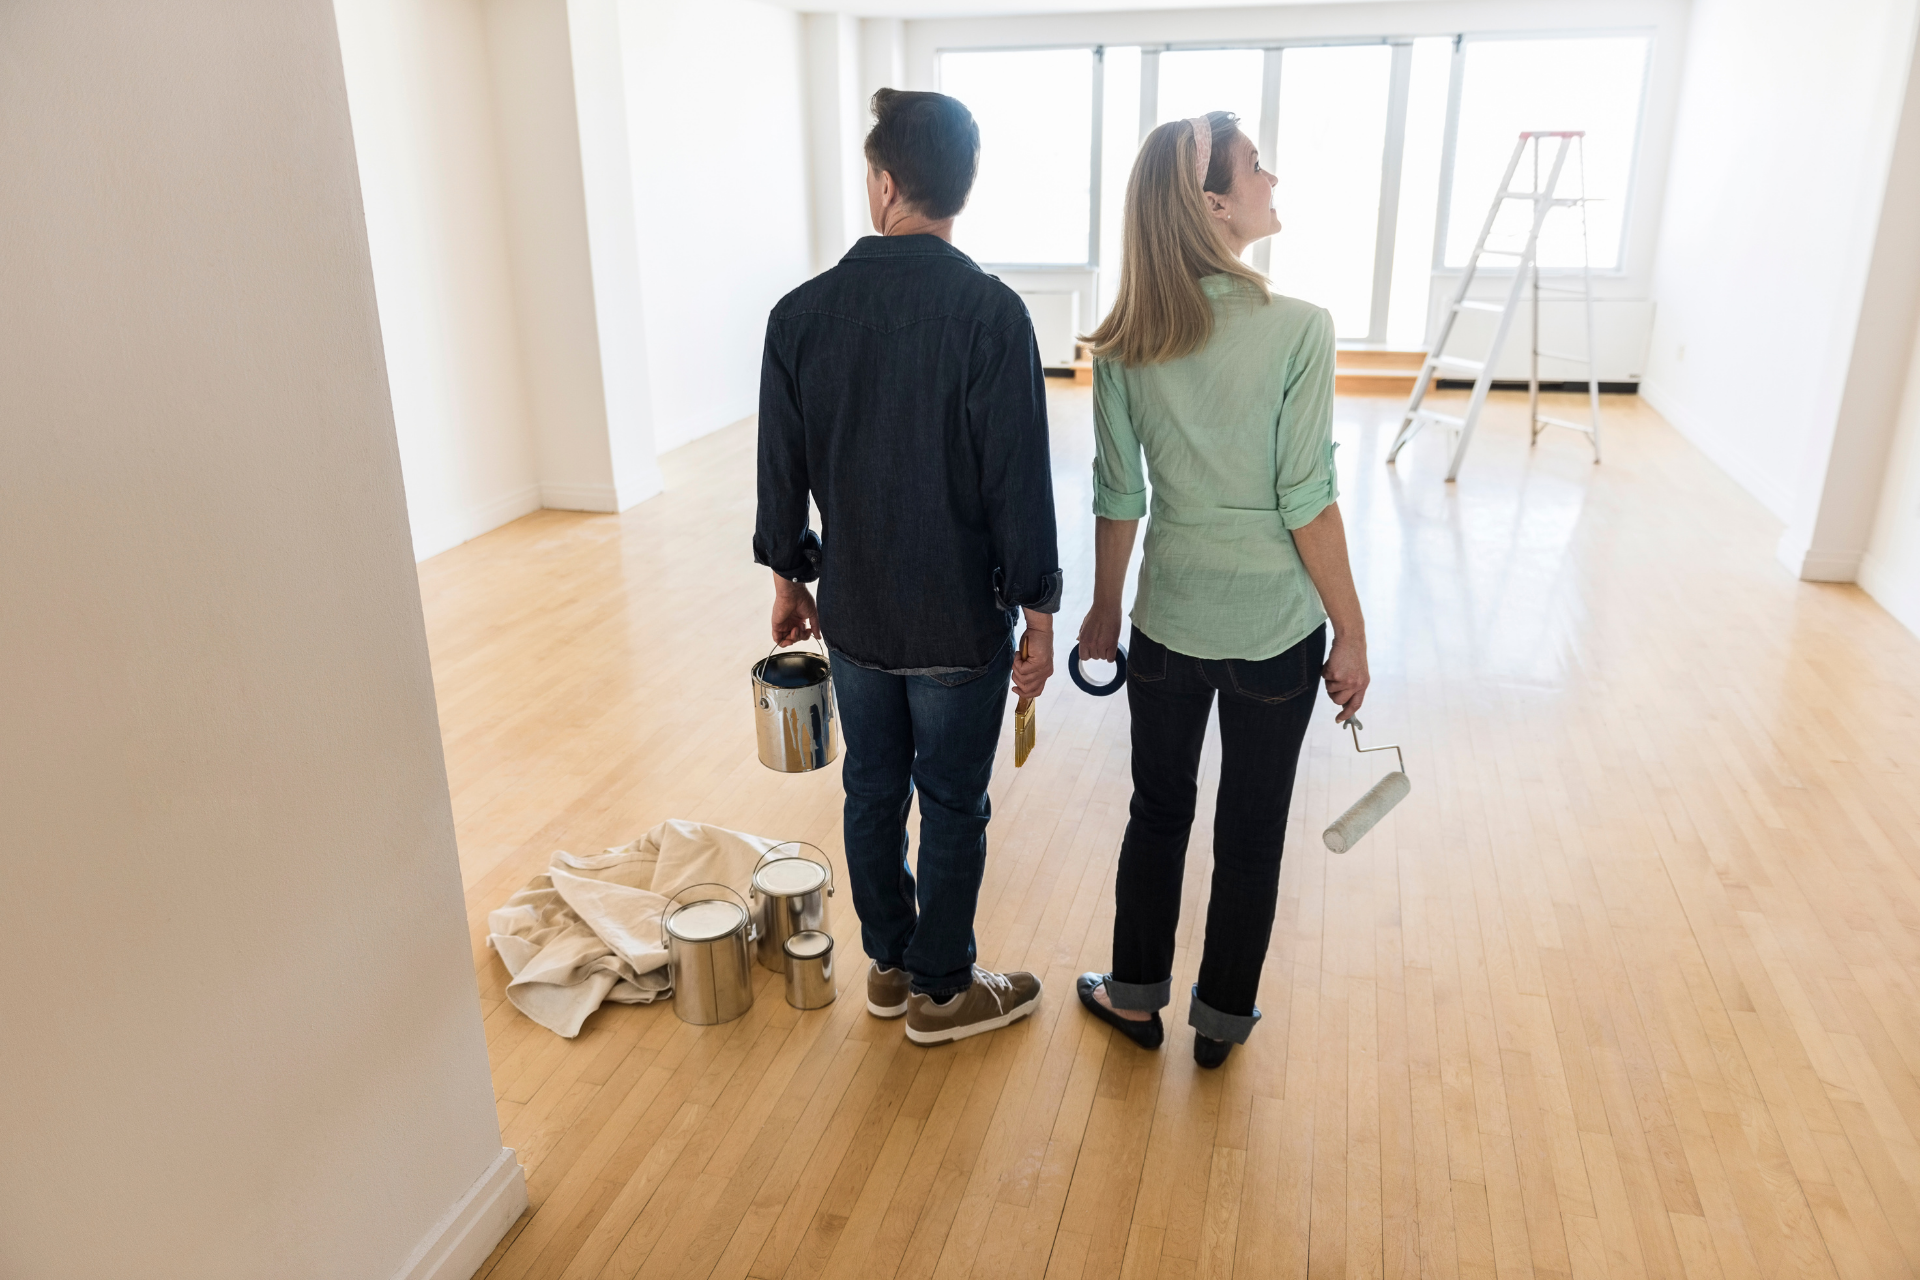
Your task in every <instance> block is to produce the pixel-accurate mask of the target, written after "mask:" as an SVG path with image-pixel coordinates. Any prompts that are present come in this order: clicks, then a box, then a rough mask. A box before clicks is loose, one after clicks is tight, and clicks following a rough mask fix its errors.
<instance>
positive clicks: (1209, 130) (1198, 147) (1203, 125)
mask: <svg viewBox="0 0 1920 1280" xmlns="http://www.w3.org/2000/svg"><path fill="white" fill-rule="evenodd" d="M1187 127H1188V128H1190V129H1192V130H1193V156H1194V160H1193V176H1194V177H1196V178H1198V179H1199V180H1200V189H1201V190H1202V191H1204V190H1206V187H1207V164H1208V162H1210V161H1211V160H1212V159H1213V121H1211V120H1209V119H1207V118H1206V117H1205V116H1192V117H1190V118H1189V119H1188V120H1187Z"/></svg>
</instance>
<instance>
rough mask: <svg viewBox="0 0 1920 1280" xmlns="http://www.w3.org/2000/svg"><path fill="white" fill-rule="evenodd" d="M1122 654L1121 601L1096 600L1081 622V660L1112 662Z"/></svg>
mask: <svg viewBox="0 0 1920 1280" xmlns="http://www.w3.org/2000/svg"><path fill="white" fill-rule="evenodd" d="M1119 656H1120V602H1119V601H1117V600H1116V601H1114V602H1113V603H1112V604H1102V603H1101V602H1100V601H1098V600H1096V601H1094V602H1093V607H1092V608H1091V609H1088V610H1087V616H1086V618H1085V619H1083V620H1082V621H1081V623H1080V661H1082V662H1112V661H1113V660H1114V659H1115V658H1117V657H1119Z"/></svg>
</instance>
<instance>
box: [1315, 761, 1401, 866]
mask: <svg viewBox="0 0 1920 1280" xmlns="http://www.w3.org/2000/svg"><path fill="white" fill-rule="evenodd" d="M1411 790H1413V783H1411V782H1410V781H1408V779H1407V775H1406V774H1404V773H1401V772H1400V771H1398V770H1395V771H1394V772H1392V773H1390V774H1388V775H1387V776H1386V777H1384V778H1382V779H1380V781H1378V782H1376V783H1374V784H1373V786H1371V787H1370V788H1368V789H1367V794H1365V795H1363V796H1361V797H1360V798H1359V799H1358V800H1356V801H1354V802H1353V807H1352V808H1350V809H1348V810H1347V811H1346V812H1345V813H1343V814H1341V815H1340V816H1339V817H1338V818H1335V819H1334V820H1333V825H1332V826H1330V827H1328V828H1327V829H1326V832H1325V833H1324V834H1323V835H1322V836H1321V837H1320V838H1321V839H1322V840H1324V841H1326V844H1327V848H1329V849H1331V850H1332V851H1333V852H1335V853H1345V852H1346V851H1347V850H1349V849H1351V848H1353V846H1354V845H1356V844H1358V843H1359V841H1360V837H1361V836H1364V835H1366V834H1367V832H1369V831H1371V830H1373V827H1374V824H1375V823H1377V822H1379V821H1380V819H1382V818H1384V817H1386V816H1387V811H1388V810H1389V809H1391V808H1393V806H1395V805H1397V804H1399V803H1400V802H1401V801H1402V800H1405V799H1406V798H1407V793H1408V792H1409V791H1411Z"/></svg>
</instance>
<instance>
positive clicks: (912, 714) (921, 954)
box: [833, 639, 1013, 1000]
mask: <svg viewBox="0 0 1920 1280" xmlns="http://www.w3.org/2000/svg"><path fill="white" fill-rule="evenodd" d="M1012 671H1013V642H1012V640H1011V639H1009V640H1008V642H1007V643H1006V645H1005V646H1003V647H1002V648H1001V650H1000V652H999V653H998V654H997V655H995V656H994V659H993V661H991V662H989V663H988V664H987V667H986V669H985V670H984V671H982V672H980V673H979V674H977V675H976V674H974V673H972V672H964V671H962V672H955V673H953V674H950V675H936V676H896V675H889V674H887V673H886V672H884V671H874V670H872V669H870V668H867V667H860V666H856V665H854V663H853V662H852V661H851V660H850V659H848V658H847V657H845V656H844V655H842V654H840V653H837V652H836V653H835V654H834V655H833V684H834V692H835V695H836V697H837V698H838V701H839V705H840V728H841V732H842V733H843V735H844V738H845V741H846V756H845V759H844V761H843V763H842V764H841V766H840V781H841V784H842V785H843V786H844V787H845V788H846V792H847V807H846V814H845V837H846V847H847V875H848V878H849V879H851V880H852V881H853V906H854V909H855V910H856V911H858V912H859V913H860V940H861V942H862V943H863V944H864V945H865V947H866V952H867V954H868V955H869V956H871V957H872V958H873V959H875V960H877V961H879V962H880V963H881V964H883V965H886V966H887V967H888V968H891V969H905V970H906V971H907V975H908V977H909V978H910V979H911V982H912V989H913V990H914V991H916V992H918V993H919V994H921V995H927V996H932V997H933V998H934V999H936V1000H944V999H946V998H947V997H949V996H951V995H954V994H956V993H958V992H961V991H965V990H966V989H967V988H968V987H969V986H971V985H972V984H973V958H974V947H973V911H974V906H975V905H976V904H977V903H978V901H979V898H980V877H981V875H982V874H983V873H984V872H985V870H986V864H987V819H988V818H989V817H991V816H992V812H993V809H992V805H991V803H990V802H989V801H988V799H987V782H988V780H989V779H991V778H992V776H993V753H994V749H995V748H996V747H997V746H998V745H999V742H1000V725H1001V720H1002V717H1003V716H1004V715H1005V714H1006V708H1007V681H1008V678H1009V676H1010V675H1011V674H1012ZM916 789H918V791H919V792H920V857H919V870H920V876H919V882H918V884H917V885H916V884H915V880H914V873H913V869H912V868H910V867H909V866H908V865H907V806H908V805H909V804H910V803H911V802H912V800H913V793H914V791H915V790H916ZM916 889H917V891H918V903H917V908H918V909H917V910H916V901H915V895H916Z"/></svg>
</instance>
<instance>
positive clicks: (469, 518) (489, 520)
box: [413, 484, 540, 560]
mask: <svg viewBox="0 0 1920 1280" xmlns="http://www.w3.org/2000/svg"><path fill="white" fill-rule="evenodd" d="M539 509H540V486H539V485H533V484H530V485H527V486H526V487H525V488H523V489H515V490H514V491H513V492H512V493H506V494H502V495H501V496H500V497H498V498H495V499H493V500H492V501H491V502H483V503H481V504H480V505H479V506H477V507H472V508H470V509H468V510H467V511H464V512H462V513H460V515H459V516H457V517H456V518H455V519H453V520H451V521H449V522H448V523H447V524H446V525H445V526H444V527H443V528H441V529H439V530H438V531H436V532H434V533H431V534H429V535H427V536H426V537H424V538H422V537H419V536H416V537H415V538H414V543H413V558H414V559H415V560H425V559H427V558H428V557H429V556H437V555H439V554H440V553H441V552H442V551H446V550H448V549H449V548H451V547H457V546H459V545H460V544H461V543H463V542H470V541H472V540H473V539H474V538H477V537H479V536H480V535H481V534H483V533H486V532H487V531H489V530H491V529H498V528H499V527H500V526H501V525H503V524H505V523H507V522H508V521H509V520H518V519H519V518H520V517H521V516H524V515H526V514H528V513H529V512H532V511H538V510H539Z"/></svg>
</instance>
